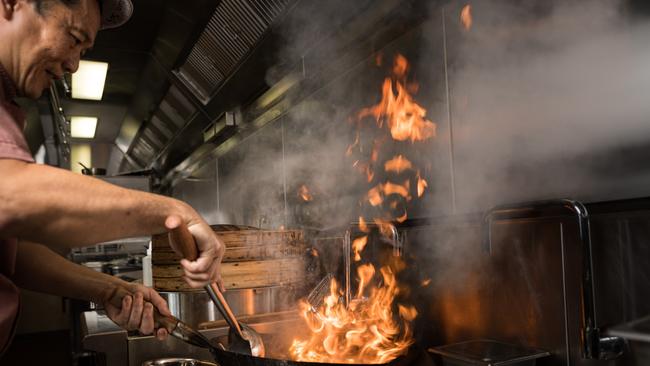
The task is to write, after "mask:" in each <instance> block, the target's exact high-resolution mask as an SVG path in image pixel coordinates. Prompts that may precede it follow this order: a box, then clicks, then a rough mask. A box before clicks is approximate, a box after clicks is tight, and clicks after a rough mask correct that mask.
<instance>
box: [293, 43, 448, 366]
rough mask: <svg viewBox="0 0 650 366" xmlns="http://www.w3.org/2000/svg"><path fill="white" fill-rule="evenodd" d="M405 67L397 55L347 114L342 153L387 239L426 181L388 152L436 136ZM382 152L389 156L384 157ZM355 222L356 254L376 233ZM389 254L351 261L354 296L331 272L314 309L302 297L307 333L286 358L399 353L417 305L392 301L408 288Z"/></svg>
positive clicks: (376, 359)
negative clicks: (348, 133)
mask: <svg viewBox="0 0 650 366" xmlns="http://www.w3.org/2000/svg"><path fill="white" fill-rule="evenodd" d="M382 57H383V56H382V55H381V54H377V58H376V63H377V65H381V64H382V63H383V59H382ZM409 70H410V66H409V63H408V60H407V59H406V58H405V57H404V56H402V55H396V57H395V59H394V62H393V65H392V68H391V69H390V72H391V76H389V77H386V78H385V79H384V81H383V83H382V86H381V100H380V101H379V102H378V103H377V104H376V105H372V106H369V107H367V108H363V109H361V110H360V111H359V112H358V113H357V114H356V115H355V116H353V117H351V118H350V120H349V122H350V123H356V133H355V135H354V141H353V142H352V144H350V145H349V146H348V148H347V150H346V155H347V156H348V157H350V160H351V161H354V163H353V168H354V169H355V170H356V171H357V172H358V174H359V175H360V176H362V177H364V178H365V180H366V181H367V182H368V191H367V193H366V194H365V197H364V198H363V199H362V200H361V202H360V204H361V206H364V205H366V208H370V207H372V210H373V211H374V212H376V213H377V214H376V215H375V217H373V219H372V220H373V222H374V224H375V225H376V226H377V230H378V231H379V233H380V234H381V235H383V236H384V237H386V238H388V239H389V240H394V239H395V238H394V234H395V232H396V227H395V223H396V222H397V223H399V222H404V221H405V220H407V217H408V214H407V203H408V202H410V201H411V200H412V199H413V196H414V195H415V194H416V192H417V197H421V196H422V195H423V194H424V191H425V189H426V188H427V182H426V180H424V179H423V177H422V176H421V175H420V171H421V170H420V169H421V168H420V167H418V166H416V165H415V164H414V163H413V162H412V161H411V160H409V159H408V158H407V157H406V156H405V155H403V154H400V153H397V154H394V153H391V154H390V155H389V154H388V152H390V151H394V150H391V149H394V147H397V146H400V144H401V145H404V144H408V143H410V144H416V143H421V142H423V141H427V140H429V139H431V138H433V137H435V136H436V124H435V123H434V122H432V121H429V120H427V119H426V109H424V108H423V107H422V106H420V105H419V104H418V103H417V102H416V101H415V100H414V98H413V96H412V95H411V94H414V93H417V91H418V89H419V87H420V86H419V84H418V83H417V82H416V81H414V80H407V75H408V73H409ZM365 119H368V121H366V120H365ZM364 123H365V124H364ZM368 123H369V125H370V127H374V126H376V127H377V128H378V129H379V130H378V131H376V132H379V134H378V135H377V134H375V135H373V139H372V140H370V139H361V131H365V130H366V129H365V125H366V124H368ZM364 137H365V136H364ZM369 142H371V145H368V143H369ZM385 145H388V146H385ZM388 156H392V158H390V159H388V160H385V159H384V157H388ZM382 167H383V170H382ZM425 171H426V170H425ZM412 188H413V191H412V190H411V189H412ZM368 205H369V206H370V207H368ZM366 217H368V216H366ZM359 230H360V231H361V232H363V233H365V234H362V236H360V237H358V238H356V239H354V240H353V241H352V252H353V258H354V261H355V262H360V261H361V259H362V257H361V255H362V253H363V251H364V249H365V248H366V247H367V246H368V245H369V244H370V238H374V236H372V235H370V233H371V230H370V228H369V227H368V224H367V223H366V221H365V219H364V218H363V216H359ZM395 262H396V263H391V265H390V266H383V267H381V268H380V269H379V271H377V270H376V268H375V266H374V265H373V264H372V263H363V264H362V263H357V264H356V276H357V278H356V279H357V288H356V291H352V290H350V289H349V290H350V291H352V293H351V294H349V296H352V297H353V298H352V299H349V300H350V301H349V303H346V302H344V300H343V299H344V298H345V296H343V291H342V290H341V288H340V287H339V284H338V283H337V282H336V281H335V280H332V282H331V283H330V293H329V295H328V296H326V297H325V299H324V301H323V303H322V304H321V305H320V306H319V307H318V309H317V311H316V310H314V307H312V306H311V305H310V304H309V303H307V302H306V301H304V300H303V301H302V302H301V303H300V307H299V308H300V311H301V314H302V316H303V318H304V319H305V322H306V324H307V326H308V327H309V330H310V331H311V333H310V335H309V337H307V338H306V339H294V341H293V344H292V345H291V347H290V354H291V358H292V359H294V360H297V361H308V362H325V363H363V364H374V363H387V362H389V361H391V360H392V359H394V358H395V357H397V356H399V355H401V354H403V353H404V352H405V351H406V350H407V348H408V347H409V346H410V345H411V344H412V343H413V342H414V341H413V335H412V329H411V322H412V321H413V320H414V319H415V317H416V316H417V311H416V310H415V308H414V307H413V306H407V305H404V304H398V303H397V302H396V296H397V295H398V294H399V293H400V291H403V292H404V291H406V290H405V289H404V288H401V289H400V286H399V284H398V282H397V279H396V277H395V273H396V272H399V271H401V270H403V269H404V268H405V267H406V264H405V263H404V262H401V261H399V260H396V261H395ZM378 267H379V266H378Z"/></svg>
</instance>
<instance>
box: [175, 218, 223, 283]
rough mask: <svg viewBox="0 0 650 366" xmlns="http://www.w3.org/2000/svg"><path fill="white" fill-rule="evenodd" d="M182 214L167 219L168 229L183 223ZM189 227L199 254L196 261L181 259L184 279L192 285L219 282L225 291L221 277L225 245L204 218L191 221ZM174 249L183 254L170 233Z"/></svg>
mask: <svg viewBox="0 0 650 366" xmlns="http://www.w3.org/2000/svg"><path fill="white" fill-rule="evenodd" d="M181 223H182V219H181V217H180V216H176V215H171V216H169V217H168V218H167V220H165V227H166V228H167V230H172V229H175V228H177V227H178V226H179V225H181ZM187 229H188V230H189V231H190V233H192V236H193V237H194V240H195V242H196V247H197V249H198V253H199V256H198V258H196V260H194V261H190V260H188V259H185V258H184V259H182V260H181V266H182V267H183V273H184V275H183V279H184V280H185V282H187V284H188V285H190V287H195V288H196V287H203V286H205V285H207V284H210V283H212V282H215V281H216V282H217V284H218V285H219V288H220V289H221V291H225V287H224V285H223V281H222V279H221V259H222V258H223V253H224V251H225V248H226V247H225V245H224V244H223V242H222V241H221V240H220V239H219V238H218V237H217V235H216V234H215V233H214V231H212V228H210V225H208V224H207V223H206V222H205V221H203V220H197V222H195V223H189V224H188V226H187ZM170 243H171V246H172V249H174V251H176V253H178V254H180V255H183V254H182V252H181V251H180V250H179V248H178V243H175V242H174V240H173V239H172V237H171V235H170Z"/></svg>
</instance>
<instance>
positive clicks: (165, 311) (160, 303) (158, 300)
mask: <svg viewBox="0 0 650 366" xmlns="http://www.w3.org/2000/svg"><path fill="white" fill-rule="evenodd" d="M148 290H149V296H148V300H149V301H150V302H151V303H152V304H153V306H155V307H156V309H158V311H159V312H160V313H161V314H162V315H172V312H171V311H170V310H169V307H168V306H167V301H165V299H163V298H162V296H160V294H158V292H156V291H154V290H152V289H148Z"/></svg>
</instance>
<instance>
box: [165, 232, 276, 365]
mask: <svg viewBox="0 0 650 366" xmlns="http://www.w3.org/2000/svg"><path fill="white" fill-rule="evenodd" d="M169 234H170V236H171V239H172V240H174V242H175V243H176V245H177V246H178V247H179V248H180V250H181V252H182V254H183V257H185V258H186V259H188V260H190V261H194V260H196V258H198V249H197V247H196V242H195V241H194V237H193V236H192V233H190V231H189V230H188V229H187V226H186V225H185V224H184V223H182V222H181V223H180V224H179V225H178V227H176V228H174V229H171V230H170V232H169ZM205 291H206V292H207V293H208V295H209V296H210V299H212V302H213V303H214V305H215V306H216V307H217V309H218V310H219V312H220V313H221V315H222V316H223V318H224V319H225V320H226V322H227V323H228V325H229V326H230V330H229V332H228V348H229V350H230V351H233V352H238V353H243V354H248V355H253V356H257V357H264V354H265V350H264V342H263V341H262V337H261V336H260V335H259V333H257V331H255V330H254V329H253V328H251V327H249V326H248V325H246V324H243V323H240V322H238V321H237V318H235V315H234V314H233V312H232V310H231V309H230V306H229V305H228V302H226V299H225V298H224V297H223V294H222V293H221V291H220V290H219V287H218V286H217V284H216V283H215V282H213V283H210V284H208V285H206V286H205ZM208 344H209V342H208ZM210 347H212V346H210Z"/></svg>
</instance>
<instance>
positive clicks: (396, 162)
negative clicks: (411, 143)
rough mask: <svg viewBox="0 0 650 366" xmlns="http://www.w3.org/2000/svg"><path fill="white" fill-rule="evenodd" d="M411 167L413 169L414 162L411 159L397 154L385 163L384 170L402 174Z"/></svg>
mask: <svg viewBox="0 0 650 366" xmlns="http://www.w3.org/2000/svg"><path fill="white" fill-rule="evenodd" d="M411 169H413V164H412V163H411V162H410V161H409V159H407V158H405V157H404V156H402V155H397V156H396V157H394V158H392V159H391V160H388V161H387V162H386V163H384V170H386V171H387V172H394V173H397V174H400V173H402V172H404V171H407V170H411Z"/></svg>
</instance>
